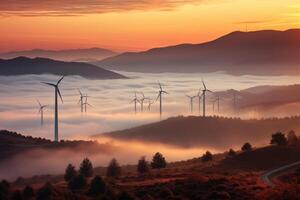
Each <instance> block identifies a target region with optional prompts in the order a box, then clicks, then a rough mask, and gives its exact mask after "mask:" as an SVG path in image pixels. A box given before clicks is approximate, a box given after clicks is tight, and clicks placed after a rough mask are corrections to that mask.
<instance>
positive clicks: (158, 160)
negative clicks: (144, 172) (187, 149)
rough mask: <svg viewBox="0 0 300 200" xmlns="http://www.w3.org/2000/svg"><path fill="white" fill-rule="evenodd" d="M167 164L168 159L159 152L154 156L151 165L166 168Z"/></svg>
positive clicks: (154, 167)
mask: <svg viewBox="0 0 300 200" xmlns="http://www.w3.org/2000/svg"><path fill="white" fill-rule="evenodd" d="M166 166H167V162H166V159H165V158H164V157H163V155H162V154H161V153H159V152H157V153H156V154H155V155H154V156H153V158H152V162H151V167H152V168H153V169H161V168H165V167H166Z"/></svg>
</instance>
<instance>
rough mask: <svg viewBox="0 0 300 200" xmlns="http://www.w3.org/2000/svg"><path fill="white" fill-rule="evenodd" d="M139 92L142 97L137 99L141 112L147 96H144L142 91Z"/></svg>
mask: <svg viewBox="0 0 300 200" xmlns="http://www.w3.org/2000/svg"><path fill="white" fill-rule="evenodd" d="M141 94H142V98H141V99H140V100H139V103H140V104H141V112H144V101H145V100H147V99H149V98H147V97H145V95H144V93H143V92H141Z"/></svg>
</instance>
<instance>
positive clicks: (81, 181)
mask: <svg viewBox="0 0 300 200" xmlns="http://www.w3.org/2000/svg"><path fill="white" fill-rule="evenodd" d="M86 185H87V182H86V179H85V177H84V176H83V175H81V174H80V175H77V176H75V177H73V178H72V179H71V180H70V181H69V184H68V186H69V188H70V190H72V191H76V190H81V189H83V188H84V187H85V186H86Z"/></svg>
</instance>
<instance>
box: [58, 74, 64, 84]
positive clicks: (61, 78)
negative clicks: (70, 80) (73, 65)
mask: <svg viewBox="0 0 300 200" xmlns="http://www.w3.org/2000/svg"><path fill="white" fill-rule="evenodd" d="M64 78H65V75H63V76H62V77H61V78H60V79H59V80H58V81H57V84H56V85H59V84H60V82H61V81H62V80H63V79H64Z"/></svg>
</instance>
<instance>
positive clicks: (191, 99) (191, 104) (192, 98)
mask: <svg viewBox="0 0 300 200" xmlns="http://www.w3.org/2000/svg"><path fill="white" fill-rule="evenodd" d="M186 97H187V98H189V99H190V108H191V113H193V110H194V109H193V101H194V98H196V97H198V96H189V95H186Z"/></svg>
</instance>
